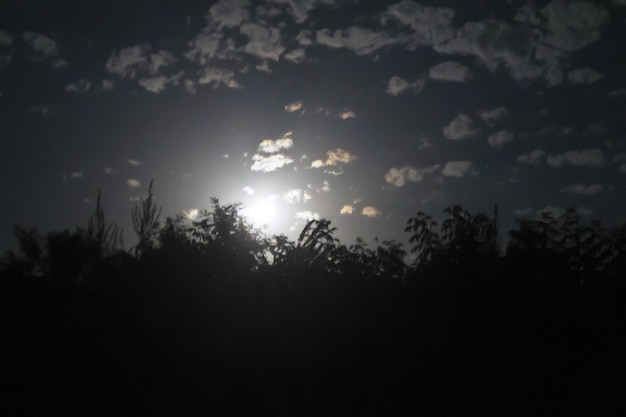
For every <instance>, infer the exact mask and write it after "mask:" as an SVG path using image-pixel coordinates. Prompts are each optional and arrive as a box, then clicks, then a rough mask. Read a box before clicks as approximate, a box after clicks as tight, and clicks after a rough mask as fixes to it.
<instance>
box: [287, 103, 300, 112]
mask: <svg viewBox="0 0 626 417" xmlns="http://www.w3.org/2000/svg"><path fill="white" fill-rule="evenodd" d="M302 107H303V104H302V102H301V101H300V100H296V101H294V102H293V103H289V104H287V105H285V111H286V112H289V113H293V112H295V111H298V110H302Z"/></svg>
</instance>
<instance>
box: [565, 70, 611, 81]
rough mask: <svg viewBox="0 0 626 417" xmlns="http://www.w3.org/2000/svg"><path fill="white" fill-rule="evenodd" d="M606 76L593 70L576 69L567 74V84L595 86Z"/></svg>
mask: <svg viewBox="0 0 626 417" xmlns="http://www.w3.org/2000/svg"><path fill="white" fill-rule="evenodd" d="M603 77H604V76H603V75H602V74H601V73H599V72H598V71H596V70H594V69H591V68H581V69H575V70H571V71H568V72H567V82H568V83H570V84H572V85H582V84H593V83H595V82H597V81H599V80H601V79H602V78H603Z"/></svg>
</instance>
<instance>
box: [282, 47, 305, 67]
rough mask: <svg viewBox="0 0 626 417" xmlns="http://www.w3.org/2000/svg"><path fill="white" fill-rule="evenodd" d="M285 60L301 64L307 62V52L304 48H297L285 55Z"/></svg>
mask: <svg viewBox="0 0 626 417" xmlns="http://www.w3.org/2000/svg"><path fill="white" fill-rule="evenodd" d="M283 58H285V59H286V60H287V61H291V62H293V63H295V64H299V63H301V62H304V61H305V60H306V52H305V51H304V48H297V49H294V50H292V51H289V52H287V53H286V54H285V55H283Z"/></svg>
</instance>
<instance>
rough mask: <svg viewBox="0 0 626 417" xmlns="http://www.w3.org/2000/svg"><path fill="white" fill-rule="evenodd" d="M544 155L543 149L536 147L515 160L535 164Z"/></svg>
mask: <svg viewBox="0 0 626 417" xmlns="http://www.w3.org/2000/svg"><path fill="white" fill-rule="evenodd" d="M545 157H546V153H545V152H544V151H542V150H541V149H536V150H534V151H532V152H531V153H528V154H525V155H520V156H518V157H517V161H518V162H521V163H522V164H526V165H537V164H538V163H539V162H540V161H541V160H542V159H543V158H545Z"/></svg>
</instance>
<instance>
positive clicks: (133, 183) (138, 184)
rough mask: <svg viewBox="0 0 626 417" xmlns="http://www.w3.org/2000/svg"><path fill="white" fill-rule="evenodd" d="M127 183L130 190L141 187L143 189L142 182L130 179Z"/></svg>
mask: <svg viewBox="0 0 626 417" xmlns="http://www.w3.org/2000/svg"><path fill="white" fill-rule="evenodd" d="M126 183H127V184H128V187H129V188H139V187H141V181H139V180H136V179H133V178H129V179H128V180H126Z"/></svg>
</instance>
